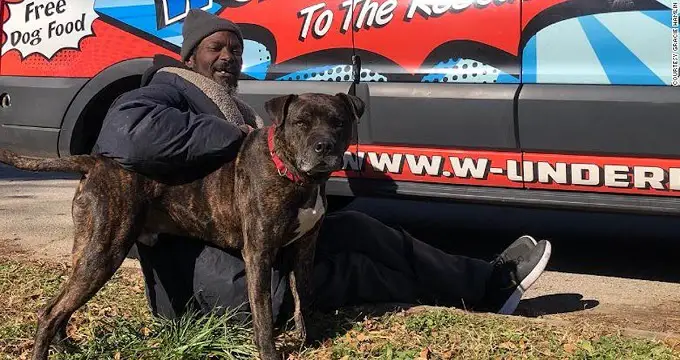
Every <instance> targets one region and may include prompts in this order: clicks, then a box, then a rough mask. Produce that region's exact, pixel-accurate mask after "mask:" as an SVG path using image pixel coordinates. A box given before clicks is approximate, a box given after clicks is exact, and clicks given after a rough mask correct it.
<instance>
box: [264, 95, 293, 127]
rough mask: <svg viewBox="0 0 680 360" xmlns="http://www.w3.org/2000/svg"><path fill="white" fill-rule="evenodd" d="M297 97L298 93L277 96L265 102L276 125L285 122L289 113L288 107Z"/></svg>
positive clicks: (266, 108)
mask: <svg viewBox="0 0 680 360" xmlns="http://www.w3.org/2000/svg"><path fill="white" fill-rule="evenodd" d="M295 99H297V95H294V94H290V95H284V96H277V97H275V98H273V99H270V100H268V101H267V102H265V103H264V108H265V110H267V113H268V114H269V117H270V118H271V119H272V122H273V123H274V125H276V126H280V125H281V124H283V122H284V120H285V119H286V116H287V115H288V107H289V106H290V103H291V102H293V100H295Z"/></svg>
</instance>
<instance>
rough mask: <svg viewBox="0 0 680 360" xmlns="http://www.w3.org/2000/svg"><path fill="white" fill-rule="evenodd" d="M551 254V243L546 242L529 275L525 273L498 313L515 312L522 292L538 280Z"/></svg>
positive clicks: (507, 313) (508, 313)
mask: <svg viewBox="0 0 680 360" xmlns="http://www.w3.org/2000/svg"><path fill="white" fill-rule="evenodd" d="M551 254H552V244H550V242H547V244H546V245H545V251H544V252H543V255H542V256H541V259H540V260H539V261H538V263H537V264H536V266H535V267H534V268H533V269H532V270H531V272H530V273H529V275H527V277H526V278H524V280H522V282H521V283H520V284H519V286H518V287H517V288H516V289H515V291H513V293H512V295H510V297H509V298H508V300H507V301H506V302H505V304H503V307H501V309H500V310H499V311H498V313H499V314H503V315H511V314H512V313H514V312H515V310H516V309H517V305H519V302H520V300H521V299H522V296H523V295H524V293H525V292H526V291H527V290H529V288H530V287H531V286H532V285H533V284H534V283H535V282H536V280H538V278H539V277H540V276H541V274H542V273H543V271H544V270H545V267H546V266H547V265H548V260H550V255H551Z"/></svg>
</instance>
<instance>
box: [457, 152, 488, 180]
mask: <svg viewBox="0 0 680 360" xmlns="http://www.w3.org/2000/svg"><path fill="white" fill-rule="evenodd" d="M449 161H450V162H451V167H453V173H454V174H455V175H456V177H459V178H468V177H470V176H472V177H474V178H476V179H486V176H487V174H488V172H489V159H484V158H481V159H479V160H477V162H476V163H475V160H474V159H472V158H465V159H463V161H462V163H461V161H460V158H458V157H456V156H451V157H450V158H449Z"/></svg>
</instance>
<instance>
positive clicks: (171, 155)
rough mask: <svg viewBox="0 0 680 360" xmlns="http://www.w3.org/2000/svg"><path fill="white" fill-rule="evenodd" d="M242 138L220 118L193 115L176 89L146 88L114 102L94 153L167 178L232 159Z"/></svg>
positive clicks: (238, 130)
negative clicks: (167, 176) (180, 172)
mask: <svg viewBox="0 0 680 360" xmlns="http://www.w3.org/2000/svg"><path fill="white" fill-rule="evenodd" d="M243 137H244V131H243V130H242V129H240V128H239V127H236V126H234V125H233V124H230V123H228V122H227V121H225V120H224V119H221V118H219V117H216V116H213V115H208V114H195V113H192V112H191V111H190V109H189V106H188V104H187V103H186V101H185V100H184V98H183V97H182V95H181V94H180V93H179V91H178V90H176V89H175V88H173V87H170V86H148V87H144V88H140V89H136V90H133V91H130V92H128V93H126V94H123V95H122V96H121V97H119V98H118V99H117V100H116V101H115V102H114V104H113V105H112V106H111V108H110V109H109V112H108V114H107V115H106V119H105V120H104V124H103V125H102V130H101V132H100V135H99V139H98V140H97V146H96V150H95V152H96V153H98V154H101V155H103V156H107V157H110V158H113V159H115V160H117V161H118V162H120V163H121V165H123V166H124V167H125V168H127V169H130V170H133V171H138V172H140V173H143V174H147V175H169V174H172V173H175V172H178V171H186V170H199V169H200V168H201V167H203V166H205V164H207V163H214V162H215V161H223V162H227V161H230V160H232V159H233V158H235V156H236V153H237V152H238V148H239V146H240V144H241V140H242V139H243Z"/></svg>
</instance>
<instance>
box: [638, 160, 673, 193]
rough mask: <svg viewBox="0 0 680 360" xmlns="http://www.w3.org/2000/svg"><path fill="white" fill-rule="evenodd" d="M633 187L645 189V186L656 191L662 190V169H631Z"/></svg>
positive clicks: (642, 167) (641, 167)
mask: <svg viewBox="0 0 680 360" xmlns="http://www.w3.org/2000/svg"><path fill="white" fill-rule="evenodd" d="M633 175H634V176H635V185H634V186H635V187H636V188H638V189H647V185H649V186H650V187H651V188H654V189H657V190H664V187H663V181H664V178H665V176H664V175H665V174H664V171H663V169H661V168H658V167H651V166H636V167H634V168H633Z"/></svg>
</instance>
